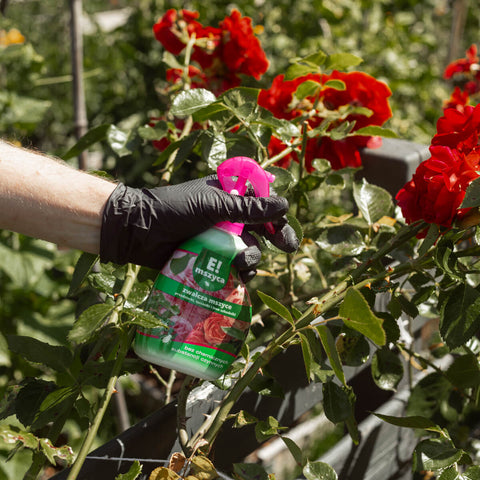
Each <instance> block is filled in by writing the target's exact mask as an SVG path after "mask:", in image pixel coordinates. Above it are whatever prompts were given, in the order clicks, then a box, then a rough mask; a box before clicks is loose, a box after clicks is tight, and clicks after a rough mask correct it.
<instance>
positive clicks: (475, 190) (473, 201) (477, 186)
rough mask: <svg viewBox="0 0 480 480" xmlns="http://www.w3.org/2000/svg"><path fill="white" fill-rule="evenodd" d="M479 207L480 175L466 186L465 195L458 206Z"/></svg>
mask: <svg viewBox="0 0 480 480" xmlns="http://www.w3.org/2000/svg"><path fill="white" fill-rule="evenodd" d="M469 207H480V177H478V178H476V179H475V180H473V182H471V183H470V185H469V186H468V187H467V191H466V192H465V197H464V198H463V202H462V204H461V205H460V207H459V208H469Z"/></svg>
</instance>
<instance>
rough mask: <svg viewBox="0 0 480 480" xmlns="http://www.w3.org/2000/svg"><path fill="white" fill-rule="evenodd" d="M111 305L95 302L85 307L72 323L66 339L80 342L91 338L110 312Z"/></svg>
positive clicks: (111, 309)
mask: <svg viewBox="0 0 480 480" xmlns="http://www.w3.org/2000/svg"><path fill="white" fill-rule="evenodd" d="M112 311H113V306H112V305H107V304H105V303H97V304H95V305H92V306H91V307H89V308H87V309H86V310H85V311H84V312H82V314H81V315H80V317H78V319H77V321H76V322H75V323H74V324H73V327H72V329H71V330H70V333H69V334H68V339H69V340H70V341H71V342H74V343H82V342H85V341H87V340H89V339H90V338H92V337H93V336H94V335H95V334H96V332H97V330H98V329H99V328H100V327H101V326H102V325H103V323H104V322H105V320H106V318H107V317H108V316H109V315H110V313H112Z"/></svg>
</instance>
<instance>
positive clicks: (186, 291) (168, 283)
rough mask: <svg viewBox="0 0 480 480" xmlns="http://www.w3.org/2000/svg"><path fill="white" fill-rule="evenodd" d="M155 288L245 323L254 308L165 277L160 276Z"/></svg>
mask: <svg viewBox="0 0 480 480" xmlns="http://www.w3.org/2000/svg"><path fill="white" fill-rule="evenodd" d="M155 287H156V288H157V289H158V290H161V291H162V292H164V293H167V294H169V295H172V296H174V297H176V298H180V299H181V300H185V301H187V302H189V303H192V304H193V305H197V306H198V307H202V308H205V309H206V310H209V311H211V312H216V313H219V314H221V315H225V316H227V317H231V318H237V319H239V320H243V321H245V322H249V321H250V318H251V308H252V307H251V306H249V305H239V304H238V303H233V302H228V301H227V300H222V299H221V298H217V297H214V296H212V295H209V294H208V293H204V292H199V291H198V290H195V289H194V288H191V287H188V286H187V285H183V284H182V283H180V282H177V281H176V280H173V279H172V278H169V277H166V276H165V275H159V276H158V278H157V282H156V283H155Z"/></svg>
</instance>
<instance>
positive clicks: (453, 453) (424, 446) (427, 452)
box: [413, 438, 465, 472]
mask: <svg viewBox="0 0 480 480" xmlns="http://www.w3.org/2000/svg"><path fill="white" fill-rule="evenodd" d="M464 453H465V452H464V451H463V450H460V449H458V448H455V447H454V446H453V444H452V443H451V442H449V441H447V440H444V439H434V438H432V439H428V440H423V441H421V442H420V443H419V444H418V445H417V446H416V448H415V451H414V453H413V469H414V471H417V472H420V471H422V470H433V471H435V470H440V469H443V468H447V467H449V466H450V465H453V464H454V463H456V462H458V461H459V460H460V459H461V458H462V456H463V455H464Z"/></svg>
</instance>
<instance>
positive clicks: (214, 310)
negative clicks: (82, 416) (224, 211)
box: [135, 248, 251, 379]
mask: <svg viewBox="0 0 480 480" xmlns="http://www.w3.org/2000/svg"><path fill="white" fill-rule="evenodd" d="M231 262H232V259H229V258H227V257H224V256H222V255H219V254H218V253H216V252H213V251H211V250H209V249H206V248H199V249H198V254H197V253H194V252H191V251H186V250H177V251H176V252H175V253H174V255H173V256H172V258H171V260H170V261H169V262H168V263H167V264H166V265H165V266H164V268H163V269H162V271H161V272H160V274H159V275H158V277H157V280H156V281H155V284H154V287H153V289H152V292H151V293H150V296H149V298H148V300H147V302H146V305H145V309H146V310H148V311H149V312H151V313H152V314H154V315H155V316H157V317H158V318H159V319H160V320H161V321H162V323H163V324H164V325H165V326H162V327H158V328H153V329H138V331H137V336H136V339H135V350H136V352H137V354H138V355H140V356H141V357H142V356H143V357H144V358H146V359H147V360H149V361H151V362H153V363H157V364H159V365H165V366H168V367H170V368H173V369H176V370H178V371H183V372H185V373H189V374H193V375H196V376H198V377H200V378H207V379H213V378H218V377H219V376H220V375H221V374H222V373H224V372H225V371H226V370H227V368H228V367H229V366H230V365H231V363H232V362H233V360H234V359H235V357H236V355H237V354H238V352H239V350H240V348H241V346H242V344H243V341H244V339H245V336H246V334H247V331H248V328H249V326H250V320H251V306H250V300H249V298H248V293H247V290H246V288H245V286H244V285H243V284H242V283H240V282H239V280H237V278H236V276H235V275H234V274H232V272H231Z"/></svg>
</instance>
